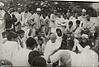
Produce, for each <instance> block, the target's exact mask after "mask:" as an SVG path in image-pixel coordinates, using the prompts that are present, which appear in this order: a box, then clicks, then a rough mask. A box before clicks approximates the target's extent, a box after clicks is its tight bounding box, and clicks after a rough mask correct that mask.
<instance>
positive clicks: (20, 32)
mask: <svg viewBox="0 0 99 67" xmlns="http://www.w3.org/2000/svg"><path fill="white" fill-rule="evenodd" d="M16 33H17V34H22V33H25V32H24V30H19V31H17V32H16Z"/></svg>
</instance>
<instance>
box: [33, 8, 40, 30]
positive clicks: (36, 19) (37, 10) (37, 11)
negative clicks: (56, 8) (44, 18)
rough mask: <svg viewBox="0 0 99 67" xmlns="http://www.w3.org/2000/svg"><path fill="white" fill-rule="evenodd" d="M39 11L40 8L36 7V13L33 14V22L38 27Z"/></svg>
mask: <svg viewBox="0 0 99 67" xmlns="http://www.w3.org/2000/svg"><path fill="white" fill-rule="evenodd" d="M40 11H41V8H37V9H36V13H35V15H34V22H35V23H36V26H37V28H38V29H39V28H40V27H41V22H40Z"/></svg>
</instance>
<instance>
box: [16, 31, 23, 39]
mask: <svg viewBox="0 0 99 67" xmlns="http://www.w3.org/2000/svg"><path fill="white" fill-rule="evenodd" d="M24 33H25V32H24V30H19V31H17V34H18V35H19V36H20V38H23V37H24Z"/></svg>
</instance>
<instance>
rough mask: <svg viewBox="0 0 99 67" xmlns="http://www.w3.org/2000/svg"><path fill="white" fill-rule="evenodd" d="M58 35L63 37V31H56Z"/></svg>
mask: <svg viewBox="0 0 99 67" xmlns="http://www.w3.org/2000/svg"><path fill="white" fill-rule="evenodd" d="M56 33H57V35H58V36H59V37H61V36H62V31H61V29H56Z"/></svg>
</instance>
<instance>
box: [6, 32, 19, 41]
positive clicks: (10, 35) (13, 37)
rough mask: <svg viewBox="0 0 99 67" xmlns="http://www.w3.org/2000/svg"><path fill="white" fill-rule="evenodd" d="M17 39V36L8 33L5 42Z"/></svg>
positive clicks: (13, 33)
mask: <svg viewBox="0 0 99 67" xmlns="http://www.w3.org/2000/svg"><path fill="white" fill-rule="evenodd" d="M17 37H18V35H17V34H16V33H15V32H13V31H10V32H9V33H8V35H7V40H8V41H17Z"/></svg>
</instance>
